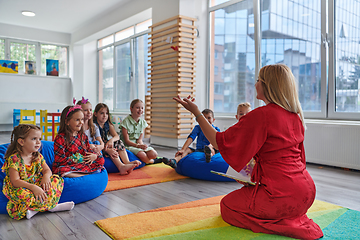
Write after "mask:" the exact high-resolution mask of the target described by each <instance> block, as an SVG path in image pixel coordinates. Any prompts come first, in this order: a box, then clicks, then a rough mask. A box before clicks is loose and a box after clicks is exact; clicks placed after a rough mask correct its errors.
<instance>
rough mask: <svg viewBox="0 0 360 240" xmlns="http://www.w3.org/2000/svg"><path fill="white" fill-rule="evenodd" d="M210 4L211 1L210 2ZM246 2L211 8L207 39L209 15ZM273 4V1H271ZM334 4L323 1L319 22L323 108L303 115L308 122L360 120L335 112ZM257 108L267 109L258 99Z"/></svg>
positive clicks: (257, 6) (257, 35) (257, 32)
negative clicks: (317, 120)
mask: <svg viewBox="0 0 360 240" xmlns="http://www.w3.org/2000/svg"><path fill="white" fill-rule="evenodd" d="M209 1H210V0H209ZM242 1H244V0H230V1H227V2H224V3H221V4H219V5H215V6H212V7H209V6H210V4H208V11H207V23H208V28H207V31H208V32H207V36H210V34H211V26H210V15H211V13H212V12H214V11H216V10H219V9H222V8H225V7H228V6H230V5H233V4H236V3H239V2H242ZM272 1H274V0H272ZM335 1H336V0H321V3H320V11H321V16H320V21H321V24H320V25H321V30H320V33H321V47H320V62H321V66H320V68H321V81H320V87H321V91H320V93H321V97H320V101H321V103H320V105H321V109H320V111H319V112H310V111H304V117H305V118H308V119H323V120H359V119H360V112H336V111H335V109H336V88H335V84H336V78H335V76H336V73H335V70H336V52H335V51H336V48H335V47H336V41H335V32H334V31H335V21H336V19H335V16H336V15H335V10H336V9H335ZM253 6H254V7H253V9H254V41H255V77H256V78H257V76H258V74H259V70H260V66H261V62H260V61H261V41H262V36H261V35H262V32H261V25H260V24H261V0H254V1H253ZM210 44H211V43H210V37H209V40H208V41H207V49H208V51H207V53H206V59H207V62H206V64H207V69H206V70H207V72H206V75H207V79H210V57H214V56H211V54H210ZM206 89H207V95H206V99H205V100H206V103H207V105H208V106H209V105H210V102H209V101H210V94H213V93H210V83H209V82H207V83H206ZM254 98H255V99H254V102H255V106H254V108H256V107H259V106H262V105H264V103H263V102H262V101H260V100H257V99H256V96H254ZM216 115H217V116H223V117H227V116H232V113H216Z"/></svg>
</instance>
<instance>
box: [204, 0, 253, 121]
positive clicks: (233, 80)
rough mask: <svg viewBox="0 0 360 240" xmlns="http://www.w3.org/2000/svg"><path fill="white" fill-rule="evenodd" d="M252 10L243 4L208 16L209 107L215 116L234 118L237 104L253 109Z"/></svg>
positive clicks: (249, 0)
mask: <svg viewBox="0 0 360 240" xmlns="http://www.w3.org/2000/svg"><path fill="white" fill-rule="evenodd" d="M252 8H253V1H252V0H244V1H242V2H239V3H236V4H233V5H230V6H228V7H225V8H223V9H218V10H216V11H213V12H211V13H210V29H211V32H210V83H209V85H210V88H209V89H210V92H209V97H210V98H209V99H210V102H209V105H210V108H211V109H213V110H214V111H215V112H222V113H230V114H235V112H236V108H237V105H238V104H239V103H241V102H250V103H251V104H252V105H254V90H255V88H254V84H255V81H254V75H255V44H254V39H253V32H254V25H253V23H254V20H253V19H254V15H253V9H252ZM215 70H216V71H215Z"/></svg>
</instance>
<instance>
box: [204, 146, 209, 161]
mask: <svg viewBox="0 0 360 240" xmlns="http://www.w3.org/2000/svg"><path fill="white" fill-rule="evenodd" d="M204 153H205V161H206V162H207V163H209V162H210V161H211V149H210V148H209V146H205V147H204Z"/></svg>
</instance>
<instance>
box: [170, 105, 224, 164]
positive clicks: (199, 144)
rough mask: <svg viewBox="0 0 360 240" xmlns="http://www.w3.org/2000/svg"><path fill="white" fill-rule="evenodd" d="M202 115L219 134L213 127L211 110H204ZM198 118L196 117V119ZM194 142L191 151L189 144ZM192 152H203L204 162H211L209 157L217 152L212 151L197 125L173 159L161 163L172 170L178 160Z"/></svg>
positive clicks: (217, 129)
mask: <svg viewBox="0 0 360 240" xmlns="http://www.w3.org/2000/svg"><path fill="white" fill-rule="evenodd" d="M201 114H202V115H204V117H205V118H206V120H207V121H208V122H209V123H210V124H211V126H212V127H213V128H214V129H216V131H218V132H220V129H219V128H218V127H216V126H215V125H213V123H214V121H215V118H214V112H213V111H212V110H211V109H204V110H203V111H202V112H201ZM198 117H199V116H196V117H195V119H196V118H198ZM196 138H197V140H196V149H193V148H191V147H189V146H190V144H191V143H192V142H193V141H194V140H195V139H196ZM193 152H204V153H205V160H206V162H208V163H209V162H210V161H211V157H212V156H214V155H215V153H217V152H218V151H217V150H216V149H214V147H213V146H212V145H211V144H210V142H209V141H208V140H207V138H206V137H205V135H204V133H203V132H202V130H201V128H200V126H199V125H196V126H195V128H194V129H193V130H192V132H191V133H190V134H189V136H188V138H187V140H186V142H185V143H184V145H183V146H182V148H181V149H180V150H179V151H177V152H176V154H175V158H172V159H167V158H164V159H163V162H164V163H165V164H167V165H169V166H171V167H172V168H176V167H177V163H178V162H179V161H180V159H182V158H184V157H185V156H186V155H188V154H190V153H193Z"/></svg>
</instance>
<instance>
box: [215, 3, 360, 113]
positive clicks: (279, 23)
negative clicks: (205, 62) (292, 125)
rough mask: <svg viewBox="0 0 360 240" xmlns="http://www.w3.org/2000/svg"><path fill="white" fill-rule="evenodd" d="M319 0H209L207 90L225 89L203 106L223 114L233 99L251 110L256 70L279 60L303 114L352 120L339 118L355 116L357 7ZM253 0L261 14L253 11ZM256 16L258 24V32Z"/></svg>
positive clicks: (359, 94)
mask: <svg viewBox="0 0 360 240" xmlns="http://www.w3.org/2000/svg"><path fill="white" fill-rule="evenodd" d="M321 2H322V1H292V0H259V1H250V0H243V1H238V2H236V1H235V3H234V1H231V2H229V1H225V0H211V1H210V8H209V14H210V22H209V24H210V63H209V64H210V66H209V69H210V72H209V74H210V87H209V89H214V88H213V87H212V86H213V85H216V84H218V83H220V82H222V83H223V84H224V89H225V91H224V95H219V94H218V92H216V91H213V92H209V107H210V108H212V107H213V108H214V110H215V111H216V112H220V113H225V114H227V113H233V112H234V111H235V110H234V109H236V106H237V104H238V103H240V102H244V101H248V102H250V103H252V105H253V104H254V103H256V102H255V93H254V84H255V76H256V75H257V74H258V73H257V72H256V66H259V67H258V69H260V68H261V67H262V66H265V65H268V64H276V63H282V64H286V65H287V66H289V67H290V68H291V70H292V72H293V74H294V76H295V79H296V81H297V87H298V93H299V99H300V102H301V105H302V107H303V110H304V112H305V116H317V117H319V116H322V117H324V118H326V117H329V116H330V115H331V117H333V118H345V119H347V118H349V119H354V118H356V117H355V115H339V114H341V113H360V85H359V78H360V2H359V1H358V0H348V1H345V2H341V1H332V0H330V1H326V4H325V2H324V3H323V5H321ZM256 3H258V4H259V6H260V7H259V13H260V16H257V15H258V14H254V7H257V4H256ZM255 18H258V19H261V20H259V21H257V22H259V23H260V24H259V32H260V35H258V34H257V32H256V31H255V21H254V20H255ZM332 21H334V22H335V25H334V26H332V25H331V24H330V23H331V22H332ZM327 33H328V34H327ZM325 36H334V38H333V39H330V38H329V37H327V38H326V37H325ZM257 38H258V39H259V42H260V44H261V47H260V48H259V50H256V48H255V45H254V44H255V39H257ZM328 42H330V44H328ZM220 53H221V54H220ZM323 53H324V54H323ZM332 53H334V54H332ZM216 55H218V56H216ZM221 55H222V57H219V56H221ZM255 56H259V61H258V63H257V62H256V60H255ZM219 59H222V60H223V63H221V61H219ZM216 67H218V69H222V68H224V79H219V78H217V75H216V74H214V71H213V70H212V69H215V68H216ZM322 70H323V72H322ZM332 72H334V76H333V75H331V73H332ZM329 77H331V78H330V79H329ZM332 86H334V88H333V87H332ZM226 89H228V90H226ZM327 94H329V97H327ZM332 99H334V100H332ZM327 101H330V102H329V104H328V103H327ZM331 101H332V102H333V103H332V104H331ZM215 102H216V104H215ZM332 112H333V113H334V114H331V113H332ZM358 117H359V115H358Z"/></svg>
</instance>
